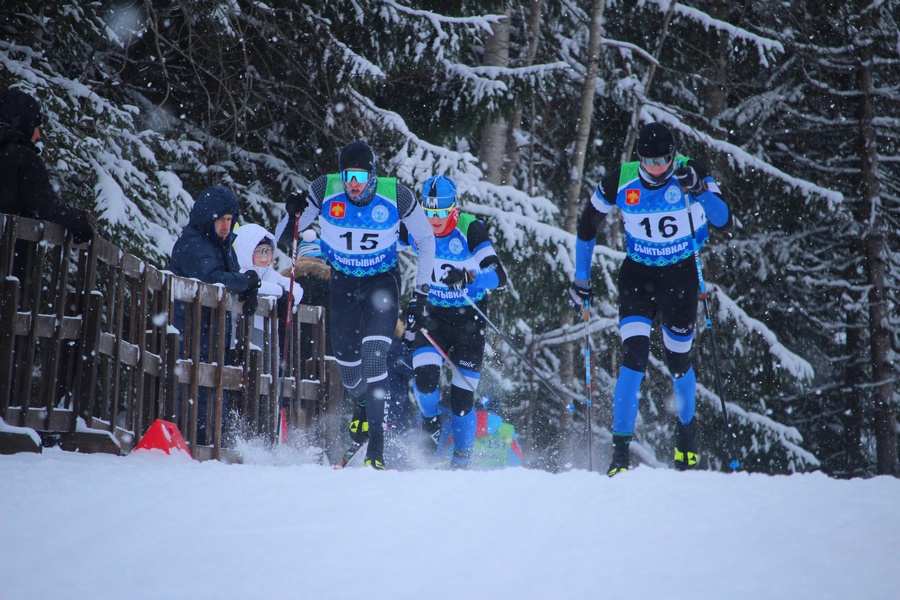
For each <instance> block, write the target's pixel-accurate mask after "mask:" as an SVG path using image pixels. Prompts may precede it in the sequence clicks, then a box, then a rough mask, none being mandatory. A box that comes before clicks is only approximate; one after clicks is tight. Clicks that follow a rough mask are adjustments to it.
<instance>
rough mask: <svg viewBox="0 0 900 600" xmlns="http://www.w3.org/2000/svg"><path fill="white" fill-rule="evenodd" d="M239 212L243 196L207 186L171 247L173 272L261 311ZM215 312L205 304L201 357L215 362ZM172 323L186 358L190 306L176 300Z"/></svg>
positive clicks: (202, 439) (202, 420) (202, 421)
mask: <svg viewBox="0 0 900 600" xmlns="http://www.w3.org/2000/svg"><path fill="white" fill-rule="evenodd" d="M239 215H240V210H239V209H238V200H237V197H236V196H235V195H234V192H232V191H231V190H230V189H228V188H227V187H224V186H218V185H217V186H213V187H208V188H206V189H205V190H203V191H202V192H200V195H199V196H197V200H196V201H195V202H194V206H193V208H191V214H190V218H189V220H188V224H187V226H186V227H185V228H184V229H183V230H182V232H181V237H179V238H178V240H177V241H176V242H175V246H174V247H173V248H172V260H171V261H170V262H169V270H170V271H171V272H172V273H173V274H175V275H178V276H180V277H188V278H193V279H198V280H200V281H202V282H204V283H220V284H222V285H224V286H225V289H227V290H228V291H230V292H235V293H237V294H238V298H239V299H240V300H241V301H242V302H243V303H244V310H243V312H244V314H245V315H247V316H249V315H252V314H253V313H254V312H256V306H257V298H256V294H257V291H258V290H259V286H260V278H259V275H258V274H257V273H256V271H254V270H253V269H249V270H247V271H245V272H244V273H241V272H240V271H239V269H238V260H237V256H236V255H235V253H234V248H233V247H232V243H233V242H234V239H235V235H234V226H235V223H236V222H237V219H238V216H239ZM210 319H211V315H210V310H209V309H207V308H204V309H203V310H202V311H201V315H200V357H199V359H200V361H202V362H210V360H214V357H215V356H216V351H217V348H216V346H215V340H216V339H218V338H217V337H216V336H214V335H211V334H212V333H213V332H211V331H210V327H211V323H210ZM173 325H174V326H175V327H176V328H177V329H178V330H179V331H180V332H181V343H182V349H181V354H182V357H184V341H185V331H184V329H185V306H184V303H182V302H176V303H175V315H174V319H173ZM224 339H225V340H226V344H227V341H228V340H230V339H231V314H230V313H229V314H228V315H226V318H225V338H224ZM229 350H230V348H228V346H227V345H226V347H225V363H226V364H227V363H228V362H229V361H230V358H231V357H230V352H229ZM198 409H199V417H198V435H197V439H198V443H199V444H206V390H205V389H203V388H201V390H200V394H199V398H198Z"/></svg>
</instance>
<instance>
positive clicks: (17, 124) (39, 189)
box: [0, 88, 96, 244]
mask: <svg viewBox="0 0 900 600" xmlns="http://www.w3.org/2000/svg"><path fill="white" fill-rule="evenodd" d="M40 124H41V106H40V104H38V101H37V100H35V99H34V98H32V97H31V96H29V95H28V94H26V93H25V92H23V91H21V90H18V89H16V88H9V89H7V90H5V91H4V92H3V93H2V94H0V213H6V214H11V215H18V216H21V217H28V218H31V219H41V220H44V221H51V222H53V223H58V224H60V225H63V226H64V227H66V229H68V230H69V231H70V232H72V239H73V241H74V242H75V243H76V244H82V243H84V242H86V241H88V240H90V239H91V237H92V236H93V235H94V226H95V225H96V220H95V218H94V217H93V215H91V214H90V213H88V212H87V211H85V210H81V209H79V208H73V207H71V206H68V205H66V204H65V203H64V202H62V201H61V200H60V199H59V197H58V196H57V195H56V192H55V191H54V190H53V186H52V185H51V184H50V176H49V174H48V173H47V169H46V167H45V166H44V163H43V161H42V160H41V159H40V157H39V156H38V153H39V152H40V150H39V149H38V148H37V147H36V146H35V145H34V143H35V142H37V141H38V140H39V139H41V132H40V129H39V126H40Z"/></svg>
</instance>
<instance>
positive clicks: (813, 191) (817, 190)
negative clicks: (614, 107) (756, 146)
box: [641, 104, 844, 210]
mask: <svg viewBox="0 0 900 600" xmlns="http://www.w3.org/2000/svg"><path fill="white" fill-rule="evenodd" d="M641 118H642V120H644V121H659V122H660V123H663V124H665V125H666V126H667V127H668V128H669V129H671V130H673V131H677V132H678V133H681V134H682V135H684V136H687V137H692V138H694V139H697V140H699V141H701V142H703V143H704V144H706V145H707V146H708V147H710V148H712V149H713V150H716V151H717V152H721V153H722V154H724V155H726V156H727V157H728V161H729V162H730V163H732V166H735V167H737V168H740V169H743V170H745V171H751V170H758V171H761V172H763V173H765V174H766V175H770V176H771V177H774V178H775V179H778V180H781V181H783V182H784V183H785V184H787V185H789V186H790V187H792V188H795V189H797V190H798V191H800V192H801V193H802V194H803V196H805V197H807V198H811V197H814V196H820V197H823V198H825V199H826V200H827V201H828V204H829V209H831V210H833V209H834V207H835V205H837V204H841V203H842V202H843V201H844V195H843V194H842V193H840V192H838V191H835V190H830V189H828V188H824V187H822V186H820V185H816V184H814V183H812V182H809V181H806V180H805V179H800V178H798V177H794V176H792V175H788V174H787V173H785V172H784V171H782V170H780V169H778V168H776V167H774V166H773V165H771V164H769V163H767V162H765V161H762V160H760V159H758V158H756V157H755V156H753V155H751V154H749V153H748V152H745V151H744V150H743V149H741V148H740V147H738V146H735V145H734V144H731V143H729V142H726V141H723V140H718V139H716V138H714V137H712V136H710V135H708V134H706V133H704V132H702V131H698V130H696V129H692V128H691V127H689V126H688V125H686V124H685V123H684V122H682V121H681V120H679V119H678V117H676V116H674V115H672V114H671V113H670V112H668V111H667V110H665V109H663V108H662V107H659V106H655V105H652V104H645V105H644V106H643V107H642V109H641Z"/></svg>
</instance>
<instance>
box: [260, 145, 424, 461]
mask: <svg viewBox="0 0 900 600" xmlns="http://www.w3.org/2000/svg"><path fill="white" fill-rule="evenodd" d="M338 166H339V167H340V171H339V172H338V173H333V174H330V175H322V176H320V177H318V178H317V179H316V180H315V181H313V182H312V183H311V184H310V186H309V190H308V192H306V193H301V192H297V193H294V194H292V195H291V197H290V198H289V199H288V201H287V202H286V203H285V208H286V209H287V212H288V214H287V216H286V217H285V218H284V219H283V220H282V221H281V223H279V225H278V229H277V230H276V232H275V235H276V236H277V237H278V238H279V240H280V241H282V242H288V243H290V241H291V236H290V235H287V236H285V234H286V233H287V232H289V231H293V230H294V228H293V224H294V223H293V221H294V219H300V223H299V230H300V231H304V230H306V229H307V228H308V227H309V226H310V225H311V224H312V223H313V221H314V220H316V219H318V222H319V228H320V230H321V241H322V250H323V251H324V252H325V255H326V257H327V259H328V262H329V264H330V265H331V269H332V274H331V282H330V291H329V294H330V299H329V310H328V317H329V320H330V322H331V325H330V334H331V348H332V350H333V352H334V357H335V360H336V362H337V364H338V368H339V372H340V377H341V383H342V384H343V386H344V389H346V390H347V391H348V392H349V393H350V395H351V396H353V398H355V399H356V406H355V408H354V413H353V416H352V417H351V421H350V433H351V437H352V438H353V439H354V441H357V442H360V441H362V440H365V439H366V438H368V441H369V445H368V447H367V450H366V462H365V464H366V466H370V467H372V468H375V469H379V470H383V469H385V468H386V466H385V463H384V432H385V429H386V428H387V414H388V413H387V411H388V406H389V404H390V400H391V391H390V386H389V382H388V366H387V355H388V349H389V348H390V346H391V339H392V336H393V333H394V329H395V327H396V325H397V319H398V318H399V315H400V285H399V280H398V274H397V241H398V238H399V235H400V233H399V231H400V225H401V223H402V224H403V225H404V226H405V228H406V229H408V230H409V231H410V232H414V233H415V235H416V238H417V239H418V240H419V250H420V251H419V258H418V265H417V267H418V270H417V274H416V287H415V290H414V291H413V296H414V297H415V296H421V297H422V298H425V297H426V296H427V294H428V279H429V277H431V263H432V260H433V258H434V235H433V234H432V233H431V228H430V227H429V226H428V221H427V220H426V218H425V214H424V213H423V212H422V209H421V207H420V206H419V204H418V203H417V202H416V198H415V196H414V195H413V193H412V192H411V191H410V190H409V189H408V188H407V187H405V186H403V185H402V184H400V182H398V181H397V180H396V179H394V178H392V177H382V176H378V175H377V173H376V168H375V154H374V153H373V152H372V149H371V148H370V147H369V145H368V144H366V143H365V142H363V141H355V142H351V143H349V144H347V145H346V146H344V148H342V149H341V152H340V154H339V155H338ZM370 424H372V425H371V426H370Z"/></svg>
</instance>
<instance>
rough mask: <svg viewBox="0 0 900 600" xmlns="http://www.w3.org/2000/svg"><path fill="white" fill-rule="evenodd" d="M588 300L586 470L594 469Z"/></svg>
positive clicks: (586, 335) (585, 356)
mask: <svg viewBox="0 0 900 600" xmlns="http://www.w3.org/2000/svg"><path fill="white" fill-rule="evenodd" d="M589 306H590V300H585V301H584V309H583V311H582V313H583V316H584V386H585V398H586V401H587V406H586V408H585V411H586V413H587V414H586V418H585V420H586V421H587V444H588V471H593V470H594V432H593V427H592V423H591V338H590V336H589V335H588V327H587V326H588V321H590V319H591V315H590V312H589V311H588V307H589Z"/></svg>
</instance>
